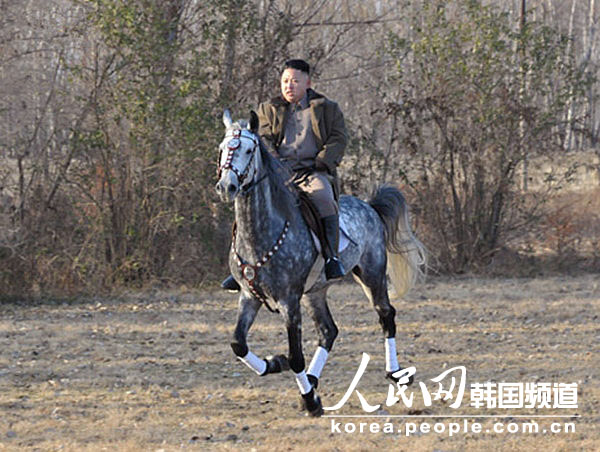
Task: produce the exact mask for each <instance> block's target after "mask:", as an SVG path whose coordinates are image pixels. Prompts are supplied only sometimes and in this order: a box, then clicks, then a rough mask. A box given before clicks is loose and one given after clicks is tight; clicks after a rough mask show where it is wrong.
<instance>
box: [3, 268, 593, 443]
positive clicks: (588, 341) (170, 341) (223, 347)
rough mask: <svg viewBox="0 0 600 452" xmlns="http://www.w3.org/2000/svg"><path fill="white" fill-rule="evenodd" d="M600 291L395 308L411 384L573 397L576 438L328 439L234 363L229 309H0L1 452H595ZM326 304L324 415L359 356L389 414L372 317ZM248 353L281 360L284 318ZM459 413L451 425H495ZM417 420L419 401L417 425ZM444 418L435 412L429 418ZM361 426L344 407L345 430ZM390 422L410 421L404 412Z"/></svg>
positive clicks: (85, 304) (345, 299) (433, 286)
mask: <svg viewBox="0 0 600 452" xmlns="http://www.w3.org/2000/svg"><path fill="white" fill-rule="evenodd" d="M596 279H597V278H595V277H593V276H580V277H574V278H565V277H555V278H543V279H542V278H540V279H512V280H511V279H504V280H484V279H461V280H436V281H433V282H430V283H428V284H426V285H424V286H422V287H420V288H418V289H416V290H414V291H413V292H412V293H411V294H409V296H408V297H407V298H406V299H405V300H404V301H399V302H395V307H396V308H397V311H398V314H397V323H398V338H399V346H398V348H399V352H400V356H401V357H403V359H402V362H403V363H404V364H412V365H415V366H416V367H417V372H418V374H417V376H418V377H419V379H418V380H419V381H428V379H429V378H432V377H434V376H436V375H438V374H440V373H441V372H442V371H443V370H444V368H447V367H453V366H456V365H465V366H466V367H467V370H468V382H469V383H472V382H485V381H487V380H492V381H495V382H501V381H512V382H535V381H543V382H565V383H569V382H577V383H578V384H579V388H580V394H579V409H578V410H577V413H578V414H580V415H581V416H582V417H581V418H580V419H577V420H576V429H577V430H576V433H574V434H561V435H542V434H537V435H526V434H517V435H510V434H498V435H493V434H487V435H486V434H480V435H475V434H460V435H457V436H455V437H453V438H448V437H447V435H436V434H433V433H432V434H424V435H420V436H413V437H410V438H406V437H404V436H400V435H396V434H394V435H390V434H383V433H379V434H371V433H363V434H362V435H361V434H354V435H349V434H332V433H331V429H330V422H331V421H330V419H311V418H308V417H305V416H304V414H303V413H302V412H300V410H299V396H298V391H297V387H296V385H295V383H294V381H293V379H292V375H291V374H290V373H285V374H282V375H275V376H269V377H266V378H259V377H257V376H256V375H255V374H253V373H252V372H251V371H250V370H248V369H247V368H246V367H245V366H243V365H242V364H241V363H238V362H236V360H235V359H234V357H233V354H232V352H231V350H230V348H229V345H228V343H229V337H230V334H231V331H232V329H233V325H234V322H235V315H236V303H235V301H234V297H233V296H231V295H228V294H221V293H217V292H214V293H185V294H177V295H173V294H165V293H154V294H148V293H146V294H143V295H142V294H137V295H129V296H127V297H124V299H122V300H120V301H117V300H113V301H110V300H87V301H85V300H80V301H77V302H72V303H66V304H59V303H54V302H47V303H37V304H35V305H29V306H27V305H20V304H18V303H12V304H3V305H0V450H69V451H85V450H93V451H97V450H111V451H112V450H120V451H121V450H125V451H127V450H144V451H148V450H150V451H157V450H165V451H169V450H179V449H182V448H183V449H186V450H275V449H276V450H340V451H346V450H373V449H374V448H379V449H381V450H395V451H398V450H409V449H410V450H426V451H434V450H438V451H462V450H487V451H495V450H506V451H508V450H534V449H543V450H546V451H555V450H565V451H567V450H569V451H571V450H598V447H599V445H600V434H599V432H598V427H597V426H598V420H599V417H600V387H599V385H598V381H599V377H600V362H599V359H598V352H599V350H598V344H599V342H600V326H599V322H598V312H600V288H599V286H598V282H597V281H596ZM331 292H332V293H331V300H332V301H331V308H332V312H333V314H334V317H335V318H336V321H337V323H338V326H339V328H340V336H339V338H338V341H337V342H336V345H335V347H334V352H333V353H332V355H331V357H330V360H329V362H328V364H327V366H326V367H325V370H324V373H323V378H322V380H321V383H320V394H321V397H322V399H323V402H324V405H326V406H330V405H333V404H334V403H336V402H337V400H339V398H340V397H341V396H342V395H343V394H344V392H345V390H346V388H347V386H348V384H349V382H350V380H351V378H352V377H353V375H354V373H355V371H356V369H357V367H358V364H359V361H360V355H361V353H362V352H366V353H368V354H369V355H370V356H371V358H372V359H371V362H370V363H369V366H368V368H367V371H366V373H365V375H364V376H363V378H362V380H361V382H360V386H359V389H360V390H361V392H362V393H363V394H364V395H365V397H366V398H367V399H368V400H369V401H370V402H371V403H384V401H385V397H386V394H387V387H388V385H387V383H386V381H385V380H384V379H383V366H384V357H383V340H382V337H381V334H380V329H379V326H378V324H377V319H376V316H375V313H374V311H373V310H372V309H370V308H369V307H368V306H367V303H366V299H365V297H364V296H363V295H362V293H361V292H360V289H359V288H358V287H357V286H356V285H347V286H342V287H340V288H336V289H334V290H332V291H331ZM304 336H305V351H306V354H307V359H309V358H310V356H311V355H312V352H313V350H314V349H315V347H316V336H315V333H314V330H313V327H312V324H311V323H310V322H308V321H306V322H305V325H304ZM250 343H251V347H252V349H253V351H254V352H255V353H256V354H257V355H259V356H265V355H267V354H271V353H285V352H286V349H287V346H286V333H285V331H284V328H283V325H282V322H281V321H280V319H279V317H278V316H276V315H273V314H270V313H268V312H267V311H266V310H263V311H262V312H261V314H260V315H259V317H258V319H257V322H256V324H255V325H254V328H253V330H252V331H251V336H250ZM429 384H432V383H429ZM465 400H468V399H465ZM467 404H468V402H467V401H465V402H463V407H462V408H461V410H459V411H461V412H463V413H477V414H502V412H501V411H499V410H493V409H490V410H483V409H479V410H475V409H472V408H469V407H468V406H467ZM423 409H424V407H423V405H422V402H420V397H417V401H416V404H415V406H414V407H413V410H416V411H411V412H421V411H422V410H423ZM419 410H421V411H419ZM449 411H450V409H449V408H448V407H447V406H446V405H444V404H443V403H441V402H440V401H434V403H433V406H432V407H431V408H429V409H427V410H425V411H422V412H423V413H425V414H430V415H441V414H448V412H449ZM559 411H560V410H554V411H553V410H540V411H539V412H538V413H540V414H556V413H557V412H559ZM566 411H568V413H569V414H571V413H572V412H573V410H566ZM520 412H523V414H532V412H531V411H529V410H520ZM358 413H362V410H361V409H360V407H359V403H358V400H357V398H356V396H352V398H351V399H350V401H349V402H348V403H347V404H346V406H344V407H343V408H342V410H340V413H339V414H358ZM385 413H388V414H392V415H399V414H407V413H409V410H408V409H407V408H406V407H404V406H403V405H402V404H401V403H400V404H397V405H394V406H392V407H389V408H386V411H385ZM561 414H562V413H561ZM379 420H380V421H381V423H383V422H384V421H385V419H379ZM392 421H393V422H394V423H395V424H400V423H402V422H403V420H402V419H398V418H395V419H392ZM430 421H435V420H430ZM489 424H490V423H489V422H488V423H484V428H485V426H486V425H488V426H489Z"/></svg>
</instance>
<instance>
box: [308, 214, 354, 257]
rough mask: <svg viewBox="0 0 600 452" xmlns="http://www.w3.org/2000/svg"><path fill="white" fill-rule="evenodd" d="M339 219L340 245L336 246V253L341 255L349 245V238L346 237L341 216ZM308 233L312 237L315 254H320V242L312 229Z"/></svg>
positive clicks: (346, 233)
mask: <svg viewBox="0 0 600 452" xmlns="http://www.w3.org/2000/svg"><path fill="white" fill-rule="evenodd" d="M339 218H340V243H339V245H338V253H341V252H342V251H344V250H345V249H346V247H347V246H348V244H349V243H350V236H349V235H348V232H347V227H346V223H345V222H344V218H343V217H342V216H341V215H340V217H339ZM310 233H311V235H312V238H313V242H314V244H315V248H316V249H317V252H318V253H319V254H321V241H320V240H319V238H318V237H317V234H315V233H314V231H313V230H312V229H310Z"/></svg>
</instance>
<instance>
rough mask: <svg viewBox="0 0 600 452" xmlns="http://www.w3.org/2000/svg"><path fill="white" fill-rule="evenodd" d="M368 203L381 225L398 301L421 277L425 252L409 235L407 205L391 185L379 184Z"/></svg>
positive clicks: (410, 233) (424, 264)
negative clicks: (379, 219)
mask: <svg viewBox="0 0 600 452" xmlns="http://www.w3.org/2000/svg"><path fill="white" fill-rule="evenodd" d="M369 204H370V205H371V207H373V209H375V211H376V212H377V214H378V215H379V217H380V218H381V221H382V222H383V226H384V230H385V244H386V250H387V258H388V259H387V271H388V275H389V276H390V279H391V281H392V284H393V286H394V289H395V297H398V298H399V297H401V296H403V295H404V294H405V293H406V292H408V291H409V290H410V289H411V288H412V287H413V286H414V285H415V283H416V282H417V281H418V280H419V279H421V278H422V277H423V276H424V270H425V269H426V268H427V250H426V249H425V246H424V245H423V244H422V243H421V241H420V240H419V239H418V238H417V237H415V235H414V234H413V232H412V229H411V226H410V214H409V209H408V204H407V203H406V200H405V199H404V196H403V195H402V193H401V192H400V190H398V189H397V188H396V187H393V186H391V185H381V186H379V187H377V189H376V190H375V191H374V194H373V196H372V197H371V200H370V201H369Z"/></svg>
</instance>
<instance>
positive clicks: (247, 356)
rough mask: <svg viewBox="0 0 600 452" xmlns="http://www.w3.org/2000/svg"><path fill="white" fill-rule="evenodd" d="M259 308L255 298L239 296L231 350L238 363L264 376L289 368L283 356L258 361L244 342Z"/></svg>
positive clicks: (258, 302) (259, 304)
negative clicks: (238, 360)
mask: <svg viewBox="0 0 600 452" xmlns="http://www.w3.org/2000/svg"><path fill="white" fill-rule="evenodd" d="M260 306H261V303H260V301H258V300H257V299H256V298H253V297H249V296H246V295H245V294H241V295H240V299H239V307H238V318H237V324H236V326H235V332H234V333H233V342H232V343H231V348H232V349H233V353H235V355H236V356H237V357H238V359H240V361H242V362H243V363H244V364H246V365H247V366H248V367H249V368H250V369H252V370H253V371H255V372H256V373H257V374H258V375H260V376H264V375H267V374H273V373H278V372H281V371H283V370H288V369H289V366H288V361H287V358H286V357H285V356H283V355H277V356H275V357H271V358H267V359H260V358H259V357H258V356H256V355H255V354H254V353H252V352H251V351H250V349H249V348H248V343H247V340H246V339H247V337H248V331H250V327H251V326H252V324H253V323H254V319H255V318H256V314H257V313H258V310H259V309H260Z"/></svg>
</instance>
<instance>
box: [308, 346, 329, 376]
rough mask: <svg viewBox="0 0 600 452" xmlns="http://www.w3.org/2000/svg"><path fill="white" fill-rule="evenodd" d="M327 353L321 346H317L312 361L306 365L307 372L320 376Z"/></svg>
mask: <svg viewBox="0 0 600 452" xmlns="http://www.w3.org/2000/svg"><path fill="white" fill-rule="evenodd" d="M328 355H329V353H327V350H325V349H324V348H323V347H318V348H317V351H316V352H315V355H314V356H313V359H312V361H311V362H310V366H308V372H307V373H308V374H310V375H314V376H315V377H317V378H319V377H320V376H321V372H322V371H323V367H324V366H325V363H326V362H327V356H328Z"/></svg>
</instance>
